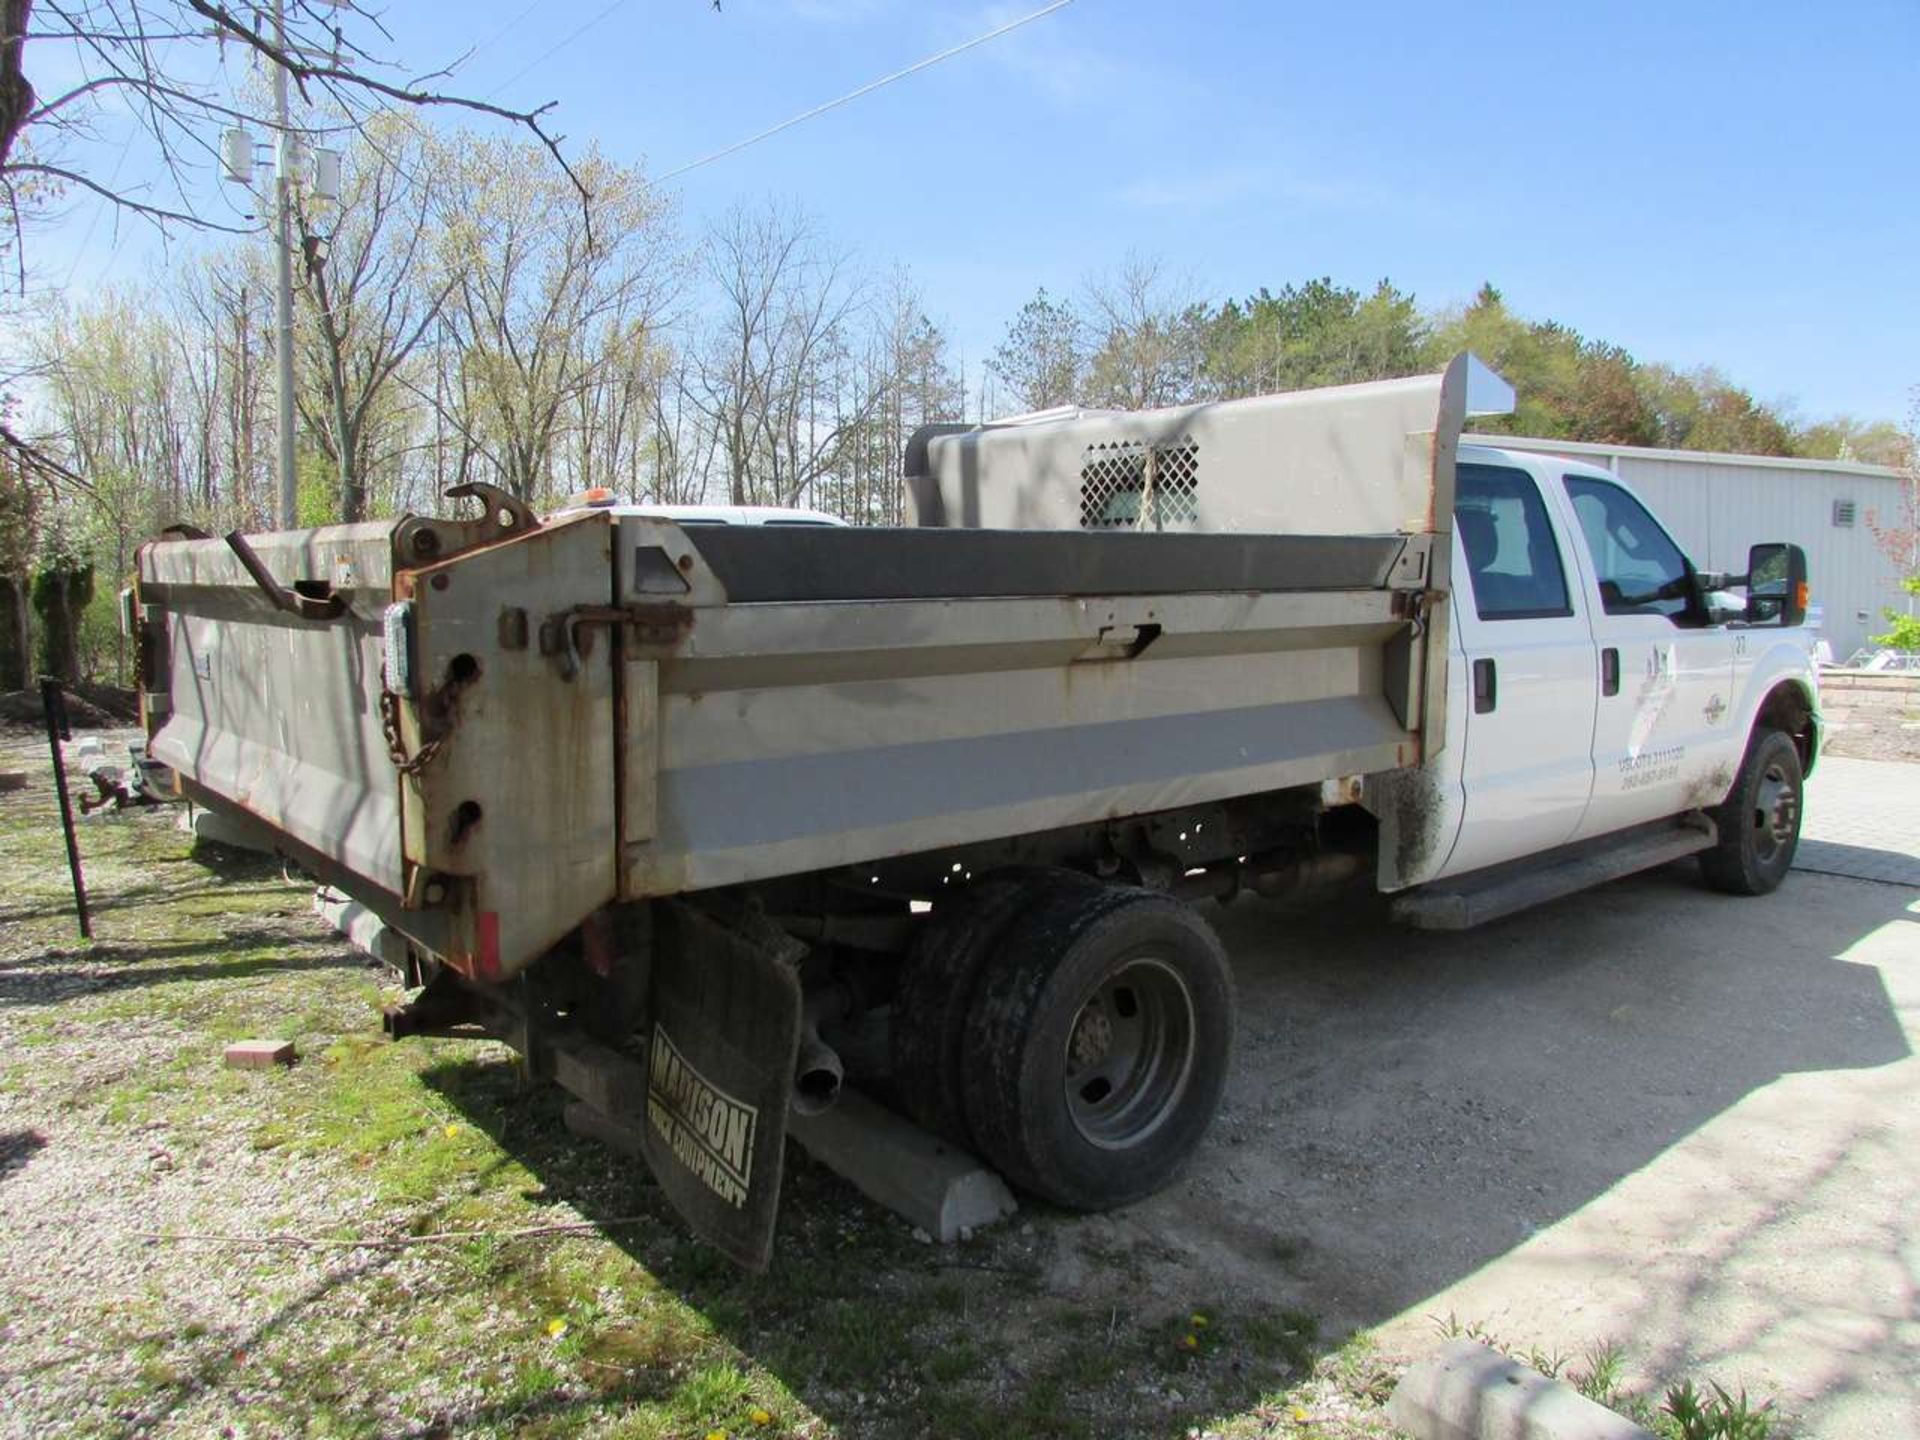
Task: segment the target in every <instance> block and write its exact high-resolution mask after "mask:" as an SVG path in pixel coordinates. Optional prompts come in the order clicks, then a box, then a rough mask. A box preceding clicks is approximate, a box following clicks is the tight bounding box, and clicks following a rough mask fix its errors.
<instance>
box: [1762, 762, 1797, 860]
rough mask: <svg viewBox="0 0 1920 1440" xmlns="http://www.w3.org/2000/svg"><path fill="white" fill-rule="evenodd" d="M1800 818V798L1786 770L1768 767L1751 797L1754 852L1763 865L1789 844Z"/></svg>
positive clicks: (1776, 765)
mask: <svg viewBox="0 0 1920 1440" xmlns="http://www.w3.org/2000/svg"><path fill="white" fill-rule="evenodd" d="M1799 816H1800V797H1799V795H1798V794H1797V793H1796V792H1795V789H1794V784H1793V780H1792V779H1791V777H1789V776H1788V774H1787V771H1786V767H1785V766H1784V765H1781V764H1779V763H1777V762H1776V763H1774V764H1772V765H1769V766H1767V768H1766V769H1765V770H1763V771H1761V772H1760V783H1759V785H1757V786H1756V787H1755V788H1754V796H1753V851H1754V855H1755V856H1756V857H1757V858H1758V859H1759V860H1760V861H1761V862H1762V863H1765V862H1768V861H1771V860H1773V859H1774V858H1776V857H1777V856H1778V855H1779V854H1780V852H1781V851H1782V850H1783V849H1784V848H1785V847H1786V846H1787V845H1788V844H1790V843H1791V842H1792V840H1793V836H1794V832H1795V829H1796V827H1797V825H1798V822H1799Z"/></svg>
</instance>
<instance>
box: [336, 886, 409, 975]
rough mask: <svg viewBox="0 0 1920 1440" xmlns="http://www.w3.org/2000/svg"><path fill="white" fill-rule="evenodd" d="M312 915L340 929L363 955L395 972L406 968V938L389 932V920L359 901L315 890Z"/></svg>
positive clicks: (390, 930) (394, 932) (391, 931)
mask: <svg viewBox="0 0 1920 1440" xmlns="http://www.w3.org/2000/svg"><path fill="white" fill-rule="evenodd" d="M313 913H314V914H316V915H318V916H319V917H320V918H321V919H322V920H324V921H326V922H327V924H329V925H331V926H332V927H333V928H334V929H335V930H338V931H339V932H340V934H341V935H342V936H344V937H345V938H346V940H347V941H348V943H350V944H351V945H352V946H353V948H354V949H356V950H358V951H359V952H360V953H361V954H362V955H371V956H372V957H373V958H374V959H375V960H378V961H380V962H381V963H382V964H385V965H391V966H392V967H393V968H394V969H396V970H404V969H405V968H406V964H407V942H406V938H405V937H404V936H402V935H400V934H399V933H398V932H396V931H394V930H392V929H389V928H388V926H387V923H386V921H384V920H382V919H381V918H380V917H379V916H378V915H376V914H374V913H373V911H371V910H369V909H367V907H366V906H364V905H362V904H361V903H360V902H359V901H358V900H349V899H348V898H347V897H346V896H344V895H341V894H339V893H337V892H335V891H332V890H325V889H321V890H316V891H314V892H313Z"/></svg>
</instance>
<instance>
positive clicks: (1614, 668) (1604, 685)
mask: <svg viewBox="0 0 1920 1440" xmlns="http://www.w3.org/2000/svg"><path fill="white" fill-rule="evenodd" d="M1600 693H1601V694H1602V695H1618V694H1619V693H1620V652H1619V651H1618V650H1616V649H1614V648H1613V647H1612V646H1611V645H1609V646H1608V647H1607V648H1606V649H1604V650H1602V651H1601V652H1600Z"/></svg>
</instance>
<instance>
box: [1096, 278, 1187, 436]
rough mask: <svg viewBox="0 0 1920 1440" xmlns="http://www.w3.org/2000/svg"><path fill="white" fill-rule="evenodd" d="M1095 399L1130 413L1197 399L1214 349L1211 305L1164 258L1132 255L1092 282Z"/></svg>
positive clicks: (1098, 402)
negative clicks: (1209, 340) (1209, 343)
mask: <svg viewBox="0 0 1920 1440" xmlns="http://www.w3.org/2000/svg"><path fill="white" fill-rule="evenodd" d="M1086 313H1087V322H1086V323H1087V325H1088V329H1089V335H1088V343H1087V349H1088V351H1089V355H1090V358H1089V360H1088V375H1087V380H1086V388H1087V399H1089V400H1091V401H1092V402H1093V403H1094V404H1096V405H1113V406H1118V407H1120V408H1123V409H1129V410H1143V409H1149V408H1151V407H1153V406H1157V405H1177V404H1180V403H1182V402H1184V401H1188V400H1192V399H1193V398H1195V395H1196V387H1197V385H1198V382H1199V378H1200V366H1201V361H1202V360H1203V358H1204V356H1205V353H1206V347H1205V340H1206V315H1207V310H1206V306H1205V304H1204V303H1202V302H1200V301H1197V300H1194V299H1192V298H1190V297H1189V295H1188V294H1187V293H1186V291H1185V289H1184V288H1183V287H1178V286H1176V285H1175V284H1174V283H1173V282H1172V280H1171V279H1170V278H1169V276H1168V275H1167V273H1166V269H1165V267H1164V266H1163V265H1162V264H1161V262H1160V261H1158V260H1155V259H1151V258H1148V257H1146V256H1141V255H1129V256H1128V257H1127V259H1126V261H1125V262H1124V263H1123V264H1122V265H1121V267H1120V269H1119V270H1118V271H1117V272H1115V273H1114V274H1112V275H1110V276H1105V277H1101V278H1096V279H1094V280H1092V281H1090V282H1089V283H1088V285H1087V311H1086Z"/></svg>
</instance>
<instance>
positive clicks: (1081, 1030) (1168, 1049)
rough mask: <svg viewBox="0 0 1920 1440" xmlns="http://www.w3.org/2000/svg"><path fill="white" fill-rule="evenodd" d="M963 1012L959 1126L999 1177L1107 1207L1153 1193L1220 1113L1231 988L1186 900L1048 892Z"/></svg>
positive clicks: (1019, 924) (1129, 892) (1111, 892)
mask: <svg viewBox="0 0 1920 1440" xmlns="http://www.w3.org/2000/svg"><path fill="white" fill-rule="evenodd" d="M996 949H997V953H996V954H995V955H994V956H993V958H992V961H991V962H990V965H989V967H988V970H987V972H986V973H985V974H984V975H983V976H982V977H981V982H980V986H979V989H978V990H977V991H976V992H975V994H974V997H973V1002H972V1005H971V1007H970V1013H969V1015H968V1020H967V1043H966V1046H965V1050H964V1054H965V1056H966V1061H965V1072H964V1082H963V1097H964V1101H965V1106H966V1113H967V1122H968V1128H969V1130H970V1131H971V1132H972V1134H973V1138H974V1141H975V1143H976V1144H977V1145H978V1146H979V1148H980V1149H981V1150H982V1151H983V1152H984V1153H985V1155H986V1157H987V1158H988V1159H989V1160H991V1161H992V1162H993V1163H994V1165H995V1166H996V1167H998V1169H999V1170H1000V1171H1001V1173H1002V1174H1004V1175H1005V1176H1006V1177H1007V1179H1008V1180H1010V1181H1012V1182H1013V1183H1014V1184H1015V1185H1017V1186H1019V1187H1020V1188H1021V1189H1023V1190H1026V1191H1028V1192H1030V1193H1032V1194H1034V1195H1038V1196H1040V1197H1041V1198H1042V1199H1046V1200H1051V1201H1053V1202H1055V1203H1056V1204H1060V1205H1066V1206H1069V1207H1071V1208H1073V1209H1078V1210H1104V1209H1107V1208H1109V1207H1111V1206H1114V1205H1120V1204H1124V1203H1126V1202H1127V1201H1130V1200H1137V1199H1139V1198H1140V1197H1142V1196H1144V1195H1148V1194H1151V1193H1152V1192H1153V1191H1155V1190H1157V1189H1159V1188H1160V1187H1161V1186H1162V1185H1164V1184H1166V1182H1167V1181H1168V1180H1169V1179H1170V1178H1171V1177H1172V1176H1173V1174H1174V1172H1175V1171H1176V1170H1178V1169H1179V1167H1180V1166H1181V1165H1182V1164H1183V1163H1184V1162H1185V1161H1186V1159H1187V1157H1188V1156H1189V1155H1191V1154H1192V1153H1193V1150H1194V1149H1195V1147H1196V1146H1198V1145H1199V1143H1200V1140H1201V1137H1202V1136H1203V1135H1205V1133H1206V1130H1207V1127H1208V1125H1210V1124H1211V1123H1212V1121H1213V1117H1214V1114H1215V1112H1216V1111H1217V1110H1218V1109H1219V1107H1220V1099H1221V1095H1222V1094H1223V1092H1224V1091H1225V1088H1226V1081H1227V1068H1228V1062H1229V1059H1230V1052H1231V1048H1232V1041H1233V981H1232V976H1231V974H1230V972H1229V970H1228V966H1227V959H1226V954H1225V952H1224V951H1223V950H1222V949H1221V947H1220V942H1219V941H1218V940H1217V939H1216V938H1215V937H1214V934H1213V932H1212V931H1211V930H1210V929H1209V928H1208V927H1207V924H1206V922H1205V921H1203V920H1201V919H1200V917H1199V916H1198V915H1196V914H1195V913H1194V912H1193V911H1192V910H1191V909H1190V908H1189V907H1188V906H1186V905H1184V904H1182V903H1180V902H1179V901H1176V900H1172V899H1170V898H1168V897H1167V896H1164V895H1159V894H1154V893H1152V892H1149V891H1145V890H1134V889H1126V888H1117V887H1109V888H1106V889H1103V890H1089V889H1086V888H1074V889H1059V890H1054V891H1053V892H1052V893H1051V894H1049V895H1047V896H1046V897H1045V898H1044V899H1043V900H1041V901H1040V903H1038V904H1036V905H1034V906H1033V908H1032V909H1030V910H1029V911H1027V912H1026V913H1025V914H1023V915H1022V916H1020V917H1019V918H1018V919H1016V920H1015V921H1014V923H1013V924H1012V925H1010V926H1009V927H1008V928H1007V930H1006V931H1005V932H1003V934H1002V935H1001V937H1000V942H999V945H998V946H997V947H996Z"/></svg>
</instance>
